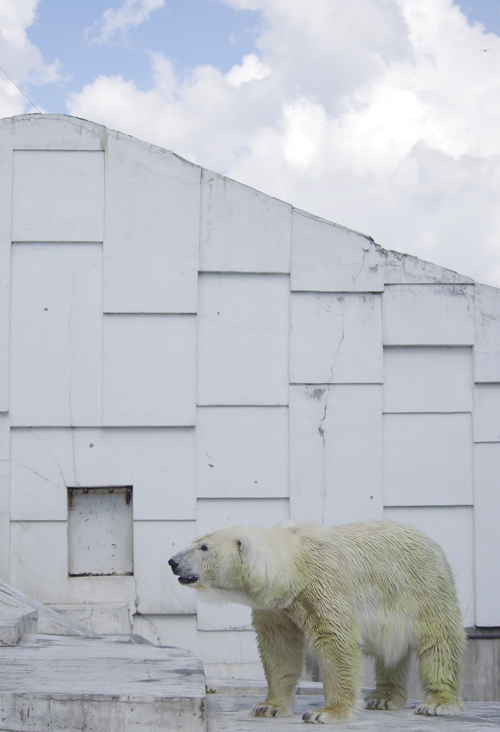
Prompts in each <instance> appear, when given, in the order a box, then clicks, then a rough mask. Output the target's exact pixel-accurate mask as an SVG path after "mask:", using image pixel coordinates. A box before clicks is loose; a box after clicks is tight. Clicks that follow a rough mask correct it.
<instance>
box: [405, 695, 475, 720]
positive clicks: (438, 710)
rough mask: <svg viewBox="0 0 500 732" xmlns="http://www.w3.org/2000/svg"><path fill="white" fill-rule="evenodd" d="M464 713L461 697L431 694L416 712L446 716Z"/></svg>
mask: <svg viewBox="0 0 500 732" xmlns="http://www.w3.org/2000/svg"><path fill="white" fill-rule="evenodd" d="M463 713H464V707H463V704H462V702H461V701H460V699H457V700H450V699H440V698H439V697H437V696H436V697H434V696H430V697H427V699H424V701H423V702H422V704H419V705H418V707H417V708H416V709H415V714H427V715H430V716H437V717H442V716H443V717H444V716H457V715H459V714H463Z"/></svg>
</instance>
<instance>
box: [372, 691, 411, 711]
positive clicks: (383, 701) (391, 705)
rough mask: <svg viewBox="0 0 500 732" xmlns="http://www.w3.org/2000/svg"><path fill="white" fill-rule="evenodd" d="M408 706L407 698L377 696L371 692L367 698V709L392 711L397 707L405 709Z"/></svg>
mask: <svg viewBox="0 0 500 732" xmlns="http://www.w3.org/2000/svg"><path fill="white" fill-rule="evenodd" d="M405 707H406V700H402V699H401V700H399V701H398V700H397V699H389V698H384V697H377V696H373V695H372V694H370V695H369V696H367V697H366V699H365V709H383V710H388V711H390V712H392V711H394V710H396V709H404V708H405Z"/></svg>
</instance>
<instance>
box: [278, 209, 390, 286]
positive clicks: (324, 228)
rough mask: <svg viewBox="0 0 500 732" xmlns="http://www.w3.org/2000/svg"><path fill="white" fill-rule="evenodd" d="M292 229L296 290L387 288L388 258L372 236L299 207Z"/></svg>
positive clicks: (294, 284) (293, 283)
mask: <svg viewBox="0 0 500 732" xmlns="http://www.w3.org/2000/svg"><path fill="white" fill-rule="evenodd" d="M292 232H293V233H292V280H291V289H292V290H313V291H321V292H379V291H381V290H383V289H384V259H383V256H382V254H381V253H380V249H379V248H378V247H377V246H376V245H375V244H374V243H373V241H372V240H371V239H370V238H368V237H366V236H364V235H363V234H358V233H357V232H355V231H352V230H351V229H346V228H344V227H343V226H338V225H337V224H332V223H331V222H329V221H325V220H323V219H319V218H317V217H316V216H312V215H311V214H308V213H306V212H305V211H298V210H296V209H295V210H294V212H293V230H292Z"/></svg>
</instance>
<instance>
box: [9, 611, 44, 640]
mask: <svg viewBox="0 0 500 732" xmlns="http://www.w3.org/2000/svg"><path fill="white" fill-rule="evenodd" d="M37 627H38V613H37V612H36V610H32V611H30V610H28V609H26V610H25V611H24V612H23V611H18V612H11V613H9V612H3V613H2V614H1V615H0V646H15V645H17V643H18V642H19V640H20V638H22V637H23V636H25V635H28V634H32V633H36V632H37Z"/></svg>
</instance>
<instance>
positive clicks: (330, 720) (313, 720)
mask: <svg viewBox="0 0 500 732" xmlns="http://www.w3.org/2000/svg"><path fill="white" fill-rule="evenodd" d="M350 719H354V715H353V714H352V713H351V712H350V711H349V710H346V711H345V713H341V714H334V713H333V712H331V711H328V709H315V710H314V711H312V712H306V713H305V714H303V715H302V720H303V721H304V722H307V723H308V724H342V722H348V721H349V720H350Z"/></svg>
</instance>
